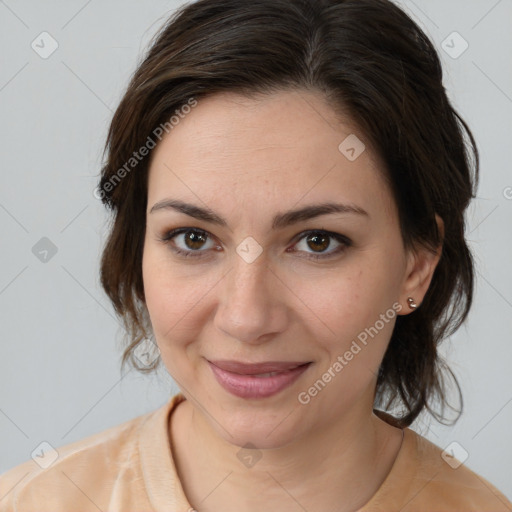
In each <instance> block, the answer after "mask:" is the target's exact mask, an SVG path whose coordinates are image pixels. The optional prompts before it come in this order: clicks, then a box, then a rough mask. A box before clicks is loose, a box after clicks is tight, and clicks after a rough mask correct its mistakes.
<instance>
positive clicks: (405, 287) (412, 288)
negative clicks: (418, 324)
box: [399, 214, 444, 315]
mask: <svg viewBox="0 0 512 512" xmlns="http://www.w3.org/2000/svg"><path fill="white" fill-rule="evenodd" d="M436 223H437V228H438V231H439V234H440V238H441V243H440V244H439V246H438V247H437V249H436V251H435V252H433V251H432V250H431V249H427V248H426V247H423V246H419V247H416V248H414V249H411V250H410V251H409V252H408V254H407V269H406V273H405V277H404V282H403V284H402V290H401V292H400V304H402V306H403V307H402V310H401V313H399V314H402V315H407V314H409V313H411V312H412V311H414V309H411V308H410V307H409V305H408V302H407V299H408V298H409V297H412V299H413V300H414V302H415V303H416V305H417V307H419V306H420V304H421V303H422V301H423V298H424V297H425V294H426V293H427V290H428V287H429V286H430V283H431V281H432V277H433V275H434V271H435V269H436V267H437V264H438V263H439V259H440V258H441V253H442V249H443V240H444V222H443V219H441V217H439V215H437V214H436Z"/></svg>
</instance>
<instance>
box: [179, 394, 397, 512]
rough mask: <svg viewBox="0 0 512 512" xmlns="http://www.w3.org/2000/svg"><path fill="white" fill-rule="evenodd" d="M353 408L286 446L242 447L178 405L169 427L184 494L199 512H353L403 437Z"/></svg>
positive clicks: (391, 459)
mask: <svg viewBox="0 0 512 512" xmlns="http://www.w3.org/2000/svg"><path fill="white" fill-rule="evenodd" d="M370 398H371V400H373V394H372V395H371V397H370V396H369V397H367V400H364V402H365V403H369V399H370ZM361 403H362V402H361V401H358V405H357V408H356V407H355V408H353V410H351V411H349V412H347V414H345V415H344V416H343V418H341V419H339V420H338V421H336V422H333V423H329V424H326V425H324V426H323V429H322V430H318V429H316V430H315V431H314V432H310V433H308V434H307V435H305V436H303V437H302V438H298V439H294V440H293V441H292V442H290V443H288V444H287V445H286V446H281V447H279V448H272V449H263V450H260V449H257V448H256V449H254V450H247V449H245V450H244V449H241V448H240V447H239V446H236V445H233V444H231V443H229V442H227V441H226V440H225V439H223V438H222V437H220V436H219V435H218V434H217V432H216V431H215V430H214V429H212V428H211V426H210V424H209V423H208V421H206V419H205V417H204V415H203V414H202V413H201V412H199V411H197V410H196V409H195V407H194V406H193V404H192V403H190V402H189V401H188V400H186V401H185V402H183V403H182V404H180V406H179V407H182V409H181V413H182V414H181V415H176V416H175V418H174V419H173V422H171V424H172V426H173V430H174V433H173V434H171V435H172V436H173V437H174V439H175V440H176V443H175V450H174V452H175V461H176V465H177V468H178V473H179V475H180V479H181V480H182V484H183V487H184V490H185V494H186V495H187V497H188V498H189V501H190V502H191V504H192V505H193V506H194V507H195V508H196V509H197V510H198V511H200V512H209V511H210V510H212V511H213V510H219V509H222V510H225V511H226V512H229V511H230V510H237V511H239V510H245V511H248V512H251V511H253V510H254V511H256V510H262V509H263V508H264V507H265V508H275V509H278V510H290V511H291V510H301V508H300V506H302V508H303V509H306V510H315V511H322V510H337V511H340V512H341V511H351V510H357V509H358V508H360V507H361V506H363V505H364V504H365V503H366V502H368V501H369V500H370V498H371V497H372V496H373V495H374V494H375V492H376V491H377V489H378V488H379V487H380V485H381V484H382V482H383V481H384V479H385V478H386V476H387V475H388V473H389V471H390V470H391V467H392V465H393V462H394V460H395V458H396V455H397V453H398V451H399V448H400V445H401V440H402V435H403V433H402V432H401V431H400V430H399V429H397V428H395V427H392V426H391V425H388V424H387V423H385V422H384V421H383V420H381V419H379V418H378V417H377V416H376V415H375V414H373V412H372V408H371V404H370V405H369V406H366V407H362V406H361ZM372 403H373V402H372ZM179 407H178V409H177V410H176V411H175V412H178V410H179ZM173 416H174V414H173ZM175 420H176V421H175ZM243 455H246V456H247V457H248V458H245V459H244V458H243ZM251 456H252V457H254V458H253V459H251V458H250V457H251ZM241 459H242V460H241ZM244 462H245V465H244ZM362 483H364V484H362ZM299 505H300V506H299Z"/></svg>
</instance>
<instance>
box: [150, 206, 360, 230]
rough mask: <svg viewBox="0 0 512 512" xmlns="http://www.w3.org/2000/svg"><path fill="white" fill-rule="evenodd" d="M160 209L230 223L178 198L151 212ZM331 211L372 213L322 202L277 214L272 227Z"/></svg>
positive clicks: (213, 221)
mask: <svg viewBox="0 0 512 512" xmlns="http://www.w3.org/2000/svg"><path fill="white" fill-rule="evenodd" d="M159 210H175V211H178V212H181V213H184V214H185V215H188V216H190V217H194V218H195V219H198V220H203V221H206V222H210V223H212V224H216V225H219V226H224V227H227V225H228V223H227V221H226V220H225V219H223V218H222V217H220V216H219V215H217V214H216V213H215V212H214V211H212V210H210V209H209V208H202V207H199V206H196V205H193V204H190V203H185V202H183V201H179V200H177V199H164V200H162V201H159V202H157V203H155V204H154V205H153V207H152V208H151V210H150V212H149V213H150V214H151V213H154V212H156V211H159ZM330 213H352V214H357V215H361V216H366V217H367V218H369V217H370V214H369V213H368V212H366V211H365V210H363V208H361V207H359V206H356V205H353V204H342V203H321V204H314V205H309V206H305V207H303V208H299V209H297V210H290V211H287V212H284V213H278V214H276V215H275V216H274V218H273V220H272V229H274V230H275V229H282V228H284V227H286V226H290V225H292V224H296V223H298V222H301V221H305V220H308V219H313V218H315V217H319V216H321V215H327V214H330Z"/></svg>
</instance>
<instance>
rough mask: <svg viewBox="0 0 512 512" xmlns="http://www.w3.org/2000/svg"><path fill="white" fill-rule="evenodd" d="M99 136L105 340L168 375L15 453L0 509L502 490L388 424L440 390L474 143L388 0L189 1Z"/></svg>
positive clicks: (474, 506) (333, 499)
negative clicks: (124, 411) (140, 411)
mask: <svg viewBox="0 0 512 512" xmlns="http://www.w3.org/2000/svg"><path fill="white" fill-rule="evenodd" d="M464 133H466V134H467V136H468V138H469V142H470V143H469V144H468V145H466V143H465V141H464ZM106 150H107V160H106V163H105V166H104V168H103V171H102V177H101V181H100V185H99V187H98V189H97V191H96V194H97V196H98V197H100V198H101V199H102V200H103V202H104V204H105V205H106V206H108V207H109V208H110V209H111V210H112V212H113V214H114V218H113V224H112V228H111V232H110V235H109V238H108V241H107V244H106V247H105V249H104V253H103V258H102V266H101V278H102V284H103V287H104V289H105V291H106V293H107V294H108V296H109V297H110V299H111V300H112V303H113V304H114V306H115V308H116V311H117V312H118V314H119V315H120V316H121V318H122V319H123V320H124V322H125V325H126V328H127V332H128V333H129V338H130V339H129V344H128V347H127V348H126V351H125V353H124V356H123V363H124V362H128V361H131V362H132V364H134V365H135V366H137V367H139V369H141V370H142V371H148V370H152V369H154V368H155V367H156V365H157V364H158V363H159V361H160V359H157V360H155V361H154V363H153V364H150V365H148V366H147V367H140V364H138V363H137V355H138V356H139V357H140V356H141V347H145V348H144V350H146V348H147V346H148V345H147V339H148V338H152V337H154V340H155V341H156V344H157V345H158V349H159V351H160V355H161V360H162V361H163V363H164V365H165V367H166V368H167V370H168V371H169V373H170V374H171V375H172V377H173V378H174V380H175V381H176V382H177V383H178V385H179V387H180V389H181V392H180V393H179V394H178V395H176V396H174V397H172V399H171V400H170V401H169V402H168V404H166V405H165V406H164V407H162V408H161V409H159V410H157V411H154V412H153V413H150V414H147V415H144V416H141V417H138V418H135V419H134V420H131V421H129V422H127V423H124V424H123V425H120V426H117V427H113V428H111V429H109V430H107V431H105V432H102V433H99V434H97V435H95V436H91V437H89V438H87V439H84V440H82V441H79V442H77V443H73V444H71V445H67V446H65V447H62V448H61V449H60V450H59V458H58V459H57V460H56V461H55V462H54V463H52V465H50V466H49V467H48V468H45V469H41V470H36V469H35V468H34V463H33V462H32V461H30V463H26V464H24V465H21V466H18V467H17V468H14V469H12V470H11V471H10V472H8V473H6V474H5V475H3V477H2V479H1V480H0V481H1V482H2V488H5V489H6V490H8V489H12V491H10V492H9V493H8V494H7V496H6V498H5V499H4V500H3V501H2V502H0V504H1V507H3V508H2V509H1V510H19V511H22V510H52V511H55V510H62V511H64V510H81V511H85V510H98V509H100V510H108V511H121V510H123V511H124V510H157V511H170V510H172V511H187V510H189V511H191V510H197V511H199V512H209V511H218V510H224V511H232V510H237V511H240V510H244V511H249V512H250V511H256V510H258V511H259V510H262V509H264V508H268V509H270V510H273V509H276V510H286V511H295V510H309V511H313V510H314V511H319V512H323V511H332V510H336V511H343V512H345V511H346V512H348V511H356V510H357V511H365V512H368V511H391V510H401V511H412V510H414V511H418V510H428V511H432V510H436V511H455V510H465V511H470V510H473V511H477V510H478V511H480V512H481V511H501V510H503V511H506V510H512V503H510V501H508V500H507V498H506V497H505V496H504V495H503V494H502V493H501V492H500V491H498V490H497V489H496V488H495V487H493V486H492V484H491V483H489V482H487V481H486V480H485V479H484V478H482V477H481V476H479V475H477V474H476V473H474V472H472V471H471V470H470V469H469V468H467V467H466V466H464V464H462V462H464V461H463V460H462V461H461V460H457V458H458V457H460V456H461V454H463V452H461V450H460V448H461V447H460V446H454V447H451V448H450V449H448V450H444V451H443V450H442V449H441V448H439V447H437V446H435V445H433V444H432V443H430V442H429V441H428V440H426V439H425V438H423V437H422V436H420V435H419V434H417V433H415V432H414V431H413V430H411V429H410V428H408V427H409V426H410V425H411V423H412V422H413V421H414V420H415V419H416V418H417V417H418V415H419V414H420V413H421V412H422V411H424V410H428V411H430V412H431V413H432V414H433V415H434V416H435V417H436V418H438V419H439V420H442V419H443V413H444V410H445V405H448V404H447V403H446V398H445V392H446V390H445V385H444V381H443V372H442V370H443V365H442V361H441V359H440V356H439V355H438V353H437V347H438V345H439V343H440V342H441V341H442V339H443V338H445V337H446V336H447V335H449V334H451V333H453V332H454V331H455V330H456V329H457V328H458V327H459V326H460V325H461V323H462V322H463V321H464V319H465V318H466V316H467V314H468V311H469V309H470V305H471V300H472V293H473V265H472V258H471V254H470V252H469V249H468V247H467V244H466V241H465V238H464V211H465V209H466V207H467V206H468V204H469V201H470V200H471V198H472V197H474V189H475V186H476V181H477V177H478V152H477V149H476V147H475V143H474V140H473V137H472V135H471V132H470V131H469V129H468V127H467V126H466V124H465V123H464V121H463V120H462V119H461V118H460V117H459V116H458V115H457V113H456V112H455V111H454V109H453V108H452V106H451V104H450V102H449V101H448V99H447V97H446V94H445V90H444V88H443V85H442V72H441V68H440V63H439V60H438V57H437V55H436V52H435V50H434V48H433V47H432V45H431V43H430V42H429V40H428V38H427V37H426V36H425V34H423V32H422V31H421V30H420V29H419V28H418V27H417V26H416V25H415V24H414V23H413V22H412V20H410V18H409V17H408V16H406V14H405V13H403V12H402V11H401V10H400V9H398V8H397V7H396V6H395V5H394V4H392V3H390V2H389V1H387V0H347V1H340V0H323V1H320V0H258V1H251V2H246V1H240V0H200V1H198V2H196V3H193V4H190V5H189V6H187V7H184V8H182V9H180V11H178V13H177V14H176V15H175V16H173V17H172V18H171V19H170V20H169V23H168V24H167V26H166V27H164V28H163V30H162V31H161V33H160V34H159V35H158V37H157V39H156V40H155V41H154V43H153V44H152V47H151V49H150V51H149V53H148V55H147V56H146V58H145V60H144V61H143V62H142V64H141V65H140V66H139V68H138V69H137V71H136V73H135V75H134V77H133V79H132V81H131V83H130V84H129V87H128V89H127V91H126V93H125V95H124V98H123V99H122V101H121V103H120V105H119V107H118V109H117V111H116V113H115V115H114V118H113V121H112V124H111V127H110V132H109V136H108V141H107V146H106ZM145 353H148V351H147V350H146V352H145ZM455 382H456V381H455ZM379 408H380V409H379Z"/></svg>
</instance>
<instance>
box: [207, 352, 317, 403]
mask: <svg viewBox="0 0 512 512" xmlns="http://www.w3.org/2000/svg"><path fill="white" fill-rule="evenodd" d="M207 361H208V364H209V366H210V368H211V369H212V372H213V374H214V376H215V378H216V380H217V382H218V383H219V384H220V385H221V386H222V387H223V388H224V389H225V390H226V391H228V392H229V393H231V394H233V395H235V396H237V397H240V398H252V399H256V398H267V397H270V396H272V395H275V394H277V393H279V392H281V391H283V390H284V389H286V388H287V387H289V386H291V385H292V384H293V383H294V382H295V381H296V380H297V379H298V378H299V377H300V375H302V374H303V373H304V372H305V371H306V370H307V369H308V368H309V366H311V364H312V361H308V362H302V361H286V362H285V361H267V362H263V363H242V362H239V361H226V360H222V361H209V360H207Z"/></svg>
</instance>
